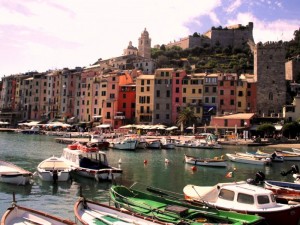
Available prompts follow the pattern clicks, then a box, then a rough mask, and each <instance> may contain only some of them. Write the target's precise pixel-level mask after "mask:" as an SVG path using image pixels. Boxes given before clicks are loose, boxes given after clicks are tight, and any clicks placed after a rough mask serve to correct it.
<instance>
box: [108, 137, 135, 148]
mask: <svg viewBox="0 0 300 225" xmlns="http://www.w3.org/2000/svg"><path fill="white" fill-rule="evenodd" d="M137 146H138V140H137V139H132V138H124V139H123V140H121V141H115V142H111V143H110V147H111V148H115V149H119V150H135V149H136V148H137Z"/></svg>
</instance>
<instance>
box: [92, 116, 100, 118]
mask: <svg viewBox="0 0 300 225" xmlns="http://www.w3.org/2000/svg"><path fill="white" fill-rule="evenodd" d="M93 118H102V116H93Z"/></svg>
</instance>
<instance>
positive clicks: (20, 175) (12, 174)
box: [0, 160, 32, 185]
mask: <svg viewBox="0 0 300 225" xmlns="http://www.w3.org/2000/svg"><path fill="white" fill-rule="evenodd" d="M31 177H32V173H31V172H29V171H27V170H24V169H23V168H21V167H19V166H16V165H15V164H12V163H10V162H6V161H2V160H0V182H3V183H9V184H17V185H25V184H28V183H29V181H30V178H31Z"/></svg>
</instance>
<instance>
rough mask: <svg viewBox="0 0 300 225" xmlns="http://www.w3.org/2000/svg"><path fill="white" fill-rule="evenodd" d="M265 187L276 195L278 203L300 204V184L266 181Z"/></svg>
mask: <svg viewBox="0 0 300 225" xmlns="http://www.w3.org/2000/svg"><path fill="white" fill-rule="evenodd" d="M264 187H265V188H266V189H268V190H271V191H272V192H273V193H274V195H275V197H276V199H277V200H278V202H282V203H288V202H289V201H295V202H300V184H296V183H291V182H283V181H275V180H265V181H264ZM298 204H299V203H298Z"/></svg>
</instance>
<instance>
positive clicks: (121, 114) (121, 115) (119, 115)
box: [114, 112, 125, 120]
mask: <svg viewBox="0 0 300 225" xmlns="http://www.w3.org/2000/svg"><path fill="white" fill-rule="evenodd" d="M114 119H115V120H125V115H124V112H117V113H116V115H115V116H114Z"/></svg>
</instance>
